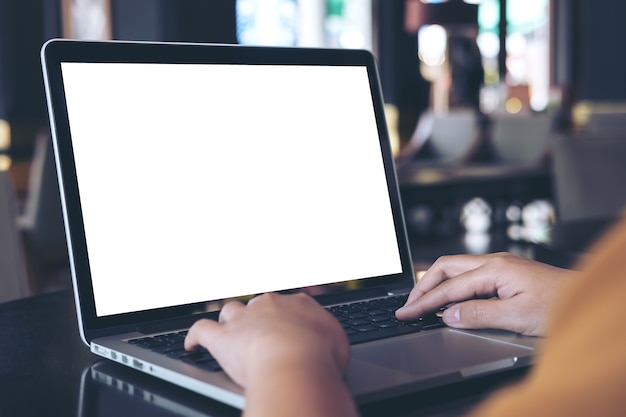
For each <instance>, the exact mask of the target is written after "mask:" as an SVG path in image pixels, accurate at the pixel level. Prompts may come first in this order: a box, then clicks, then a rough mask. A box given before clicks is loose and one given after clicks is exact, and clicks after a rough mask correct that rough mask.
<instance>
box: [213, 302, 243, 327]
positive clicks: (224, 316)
mask: <svg viewBox="0 0 626 417" xmlns="http://www.w3.org/2000/svg"><path fill="white" fill-rule="evenodd" d="M245 308H246V306H245V305H244V304H243V303H241V302H239V301H231V302H229V303H226V304H225V305H224V307H222V311H220V316H219V322H220V323H226V322H228V321H230V320H232V318H233V317H235V316H236V315H237V314H239V313H240V312H241V311H243V310H245Z"/></svg>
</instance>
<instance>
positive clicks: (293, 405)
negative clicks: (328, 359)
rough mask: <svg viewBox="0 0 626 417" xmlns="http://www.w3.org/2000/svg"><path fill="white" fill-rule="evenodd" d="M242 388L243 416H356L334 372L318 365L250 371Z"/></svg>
mask: <svg viewBox="0 0 626 417" xmlns="http://www.w3.org/2000/svg"><path fill="white" fill-rule="evenodd" d="M253 375H254V378H253V379H252V380H251V381H250V383H249V384H248V387H247V389H246V407H245V411H244V415H245V416H247V417H265V416H267V417H282V416H285V417H292V416H300V417H307V416H311V417H313V416H315V417H319V416H324V417H333V416H337V417H350V416H357V411H356V408H355V406H354V403H353V401H352V397H351V396H350V393H349V392H348V390H347V388H346V386H345V384H344V382H343V380H342V379H341V376H340V375H339V373H338V371H337V370H336V369H335V368H333V367H330V366H324V364H320V363H294V364H290V365H281V366H280V367H277V368H276V369H265V370H264V371H263V372H254V374H253Z"/></svg>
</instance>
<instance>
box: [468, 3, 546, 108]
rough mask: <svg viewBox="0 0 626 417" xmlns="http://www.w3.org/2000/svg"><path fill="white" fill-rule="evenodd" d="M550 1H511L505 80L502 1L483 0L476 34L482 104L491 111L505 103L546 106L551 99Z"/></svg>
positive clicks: (508, 4)
mask: <svg viewBox="0 0 626 417" xmlns="http://www.w3.org/2000/svg"><path fill="white" fill-rule="evenodd" d="M549 16H550V6H549V1H548V0H507V3H506V19H507V35H506V74H507V75H506V79H505V80H501V79H500V75H499V74H500V71H499V68H498V54H499V53H500V33H499V26H500V0H482V1H481V3H480V5H479V8H478V26H479V33H478V37H477V39H476V41H477V43H478V46H479V48H480V51H481V54H482V56H483V66H484V69H485V85H486V88H485V90H484V94H483V100H482V101H483V102H482V104H483V107H484V110H485V111H487V112H492V111H495V110H497V109H499V108H501V107H504V108H506V109H507V111H509V112H519V111H522V110H523V109H528V108H530V109H532V110H534V111H542V110H545V109H546V108H547V107H548V104H549V88H550V82H549V73H550V71H549V65H550V59H549V44H550V34H549V33H550V30H549V21H550V19H549Z"/></svg>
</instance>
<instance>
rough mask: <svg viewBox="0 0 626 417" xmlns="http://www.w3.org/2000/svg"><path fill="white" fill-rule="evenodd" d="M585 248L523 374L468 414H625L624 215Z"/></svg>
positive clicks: (481, 416)
mask: <svg viewBox="0 0 626 417" xmlns="http://www.w3.org/2000/svg"><path fill="white" fill-rule="evenodd" d="M591 252H592V253H593V255H592V256H590V257H589V259H588V260H587V262H586V263H585V264H583V265H581V270H582V271H584V272H583V273H581V275H580V276H578V277H577V278H575V281H573V282H572V284H571V286H570V287H568V288H567V290H566V291H565V293H564V294H563V296H562V298H561V300H560V302H559V304H558V305H557V307H556V309H555V310H554V315H553V317H552V320H551V322H550V324H549V327H548V332H547V334H548V337H547V338H546V339H545V341H544V342H543V344H542V346H541V347H540V349H539V352H538V357H537V363H536V365H535V367H534V368H533V370H532V371H531V372H530V373H529V375H528V376H527V378H526V380H525V381H523V382H522V383H521V384H519V385H517V386H515V387H512V388H509V389H507V390H504V391H502V392H499V393H497V394H495V395H494V396H492V397H491V399H489V400H487V401H486V402H485V403H484V404H483V405H481V406H479V407H478V409H476V410H475V412H474V413H473V415H474V416H476V417H478V416H480V417H489V416H498V417H502V416H507V417H514V416H550V417H554V416H603V417H604V416H626V323H623V322H622V321H626V221H622V222H620V223H618V224H617V225H616V226H614V227H613V229H612V230H611V231H610V232H609V233H608V234H607V235H606V236H605V237H603V238H602V239H601V240H600V241H599V242H598V243H597V244H596V245H595V246H594V247H593V248H592V250H591Z"/></svg>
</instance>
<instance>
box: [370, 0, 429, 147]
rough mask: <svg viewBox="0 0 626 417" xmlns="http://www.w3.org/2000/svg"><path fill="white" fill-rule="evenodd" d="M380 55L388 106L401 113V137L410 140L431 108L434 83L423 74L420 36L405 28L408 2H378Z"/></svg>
mask: <svg viewBox="0 0 626 417" xmlns="http://www.w3.org/2000/svg"><path fill="white" fill-rule="evenodd" d="M374 4H375V14H376V16H377V21H376V33H377V39H376V44H377V49H378V51H377V54H378V64H379V70H380V79H381V84H382V90H383V96H384V99H385V102H386V103H391V104H394V105H396V106H397V107H398V109H399V110H400V120H399V121H398V123H399V126H398V128H399V131H400V138H401V139H402V140H403V141H406V140H407V139H408V138H409V137H410V136H411V134H412V133H413V131H414V129H415V125H416V123H417V119H418V117H419V115H420V113H421V112H422V111H424V110H426V109H427V108H428V104H429V97H430V83H429V82H428V81H426V80H424V78H423V77H422V75H421V74H420V62H419V58H418V56H417V47H418V45H417V35H416V34H413V33H408V32H407V31H406V30H405V29H404V2H403V1H389V0H378V1H377V2H374Z"/></svg>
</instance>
